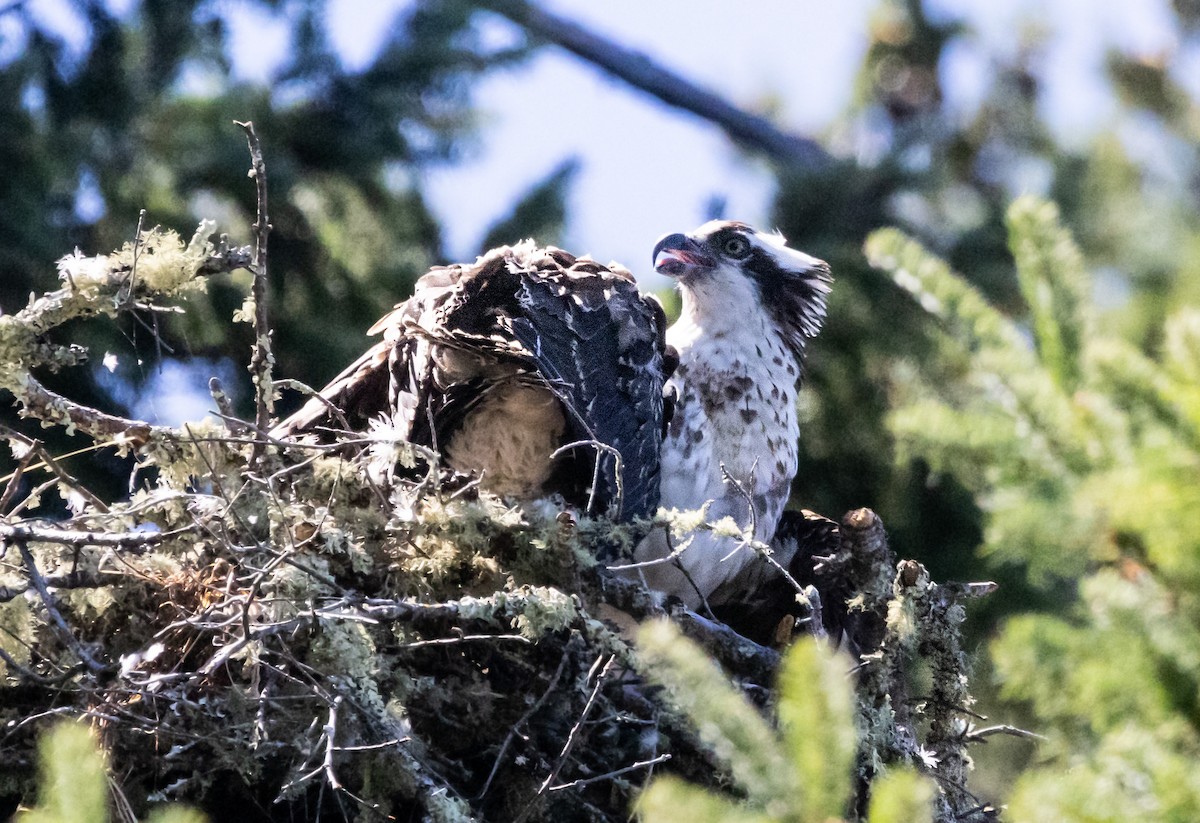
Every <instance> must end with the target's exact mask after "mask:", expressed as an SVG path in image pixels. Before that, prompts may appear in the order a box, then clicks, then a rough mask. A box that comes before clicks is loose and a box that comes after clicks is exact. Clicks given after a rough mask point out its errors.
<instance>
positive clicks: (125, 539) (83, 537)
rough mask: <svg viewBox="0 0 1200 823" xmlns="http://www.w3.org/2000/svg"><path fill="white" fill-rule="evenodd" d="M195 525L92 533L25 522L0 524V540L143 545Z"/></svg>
mask: <svg viewBox="0 0 1200 823" xmlns="http://www.w3.org/2000/svg"><path fill="white" fill-rule="evenodd" d="M195 530H196V527H195V526H182V527H180V528H178V529H172V530H171V531H166V532H89V531H80V530H77V529H51V528H44V527H41V526H30V525H27V524H24V523H21V524H16V525H14V524H10V523H0V540H2V541H4V542H13V543H17V544H18V545H19V544H21V543H22V542H34V543H61V544H62V545H64V546H110V547H115V548H141V547H144V546H156V545H158V544H159V543H164V542H166V541H168V540H171V539H172V538H175V537H178V536H179V535H181V534H189V533H191V532H194V531H195Z"/></svg>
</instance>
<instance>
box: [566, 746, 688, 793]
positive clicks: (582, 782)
mask: <svg viewBox="0 0 1200 823" xmlns="http://www.w3.org/2000/svg"><path fill="white" fill-rule="evenodd" d="M670 759H671V755H669V754H667V753H665V752H664V753H663V754H660V755H659V756H658V757H654V758H651V759H650V760H642V761H639V762H637V763H631V764H629V765H628V766H625V767H624V768H620V769H617V770H615V771H611V772H608V773H607V774H598V775H596V776H595V777H585V778H581V779H579V780H574V781H572V782H570V783H560V784H558V785H557V786H551V787H550V788H549V789H547V791H551V792H561V791H563V790H564V789H578V788H581V787H583V786H588V785H590V784H592V783H599V782H600V781H601V780H612V779H613V778H614V777H620V776H621V775H623V774H629V772H634V771H637V770H638V769H648V768H650V767H651V766H657V765H658V764H659V763H666V762H667V761H668V760H670Z"/></svg>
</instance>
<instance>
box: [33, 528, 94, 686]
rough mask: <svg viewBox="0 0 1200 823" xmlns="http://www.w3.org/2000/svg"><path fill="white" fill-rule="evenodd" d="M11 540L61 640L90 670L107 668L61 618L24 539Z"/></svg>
mask: <svg viewBox="0 0 1200 823" xmlns="http://www.w3.org/2000/svg"><path fill="white" fill-rule="evenodd" d="M13 542H15V543H16V545H17V551H19V552H20V553H21V560H22V562H23V563H24V564H25V572H26V574H28V575H29V581H30V582H31V583H32V584H33V587H34V588H35V589H37V593H38V595H39V596H40V597H41V598H42V605H43V606H45V607H46V614H48V615H50V619H51V621H53V623H54V625H55V627H57V629H58V632H59V634H60V635H61V636H62V639H63V641H64V642H65V643H66V644H67V645H68V646H69V647H70V648H71V651H73V652H74V653H75V656H76V657H78V658H79V660H80V661H81V662H82V663H83V665H85V666H87V667H88V669H89V670H91V671H92V672H96V673H99V672H102V671H104V670H105V669H107V668H108V667H107V666H106V665H105V664H104V663H101V662H100V661H99V660H97V659H96V658H94V657H93V656H92V653H91V652H89V651H88V650H87V649H86V648H84V646H83V644H82V643H80V642H79V638H77V637H76V636H75V633H74V632H72V631H71V627H70V626H69V625H68V624H67V621H66V620H65V619H64V618H63V616H62V613H61V612H59V610H58V605H57V604H56V603H55V601H54V596H53V595H52V594H50V589H49V587H47V586H46V580H45V578H44V577H42V573H41V570H39V569H38V567H37V563H36V562H35V561H34V559H33V553H32V552H31V551H29V546H28V544H27V543H26V541H24V540H15V541H13Z"/></svg>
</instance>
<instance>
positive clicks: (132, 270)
mask: <svg viewBox="0 0 1200 823" xmlns="http://www.w3.org/2000/svg"><path fill="white" fill-rule="evenodd" d="M145 222H146V210H145V209H142V210H141V211H139V212H138V221H137V231H136V233H135V234H134V235H133V264H132V265H131V266H130V267H129V280H128V285H127V286H126V287H125V298H124V299H123V300H120V299H119V298H118V299H119V302H120V303H122V304H124V306H125V308H126V309H128V308H130V307H131V306H132V305H133V291H134V289H136V288H137V265H138V258H139V257H141V251H142V225H143V224H144V223H145ZM135 316H136V315H135ZM154 336H155V338H156V339H157V337H158V334H157V333H156V334H155V335H154Z"/></svg>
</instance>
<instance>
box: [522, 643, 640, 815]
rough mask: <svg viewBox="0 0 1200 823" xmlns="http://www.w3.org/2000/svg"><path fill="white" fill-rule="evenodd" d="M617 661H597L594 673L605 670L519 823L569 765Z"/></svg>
mask: <svg viewBox="0 0 1200 823" xmlns="http://www.w3.org/2000/svg"><path fill="white" fill-rule="evenodd" d="M616 660H617V658H616V657H615V656H611V657H609V658H608V660H604V658H603V657H600V658H598V659H597V660H596V663H595V665H593V666H592V671H595V670H596V668H598V667H599V666H600V664H601V662H603V663H604V666H603V668H601V669H600V674H599V675H597V676H596V685H594V686H593V687H592V692H591V694H589V695H588V699H587V702H586V703H585V704H584V705H583V711H582V712H580V714H579V719H578V720H576V721H575V725H574V726H572V727H571V731H569V732H568V733H567V740H566V742H565V743H563V747H562V751H561V752H559V753H558V759H557V760H556V761H555V763H554V768H552V769H551V770H550V774H548V775H546V779H545V780H544V781H542V785H541V786H539V787H538V790H537V795H536V796H535V797H534V800H533V801H532V802H530V804H529V805H528V806H526V807H525V811H523V812H522V813H521V815H520V816H519V817H518V818H517V823H523V821H525V820H527V819H529V815H530V814H532V813H533V809H534V804H535V803H536V801H537V798H538V797H541V796H542V795H543V794H545V793H546V792H547V791H548V790H549V788H550V786H552V785H553V784H554V781H555V780H557V779H558V774H559V772H561V771H562V769H563V766H565V765H566V764H567V758H568V757H570V756H571V751H572V750H573V749H574V748H575V744H576V743H577V742H579V736H580V735H579V733H580V731H581V730H582V729H583V725H584V723H586V722H587V719H588V716H589V715H591V713H592V709H593V708H595V705H596V698H597V697H599V696H600V689H601V688H602V687H603V686H604V681H605V680H606V679H607V678H608V675H609V672H611V671H612V667H613V664H614V663H615V662H616Z"/></svg>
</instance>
